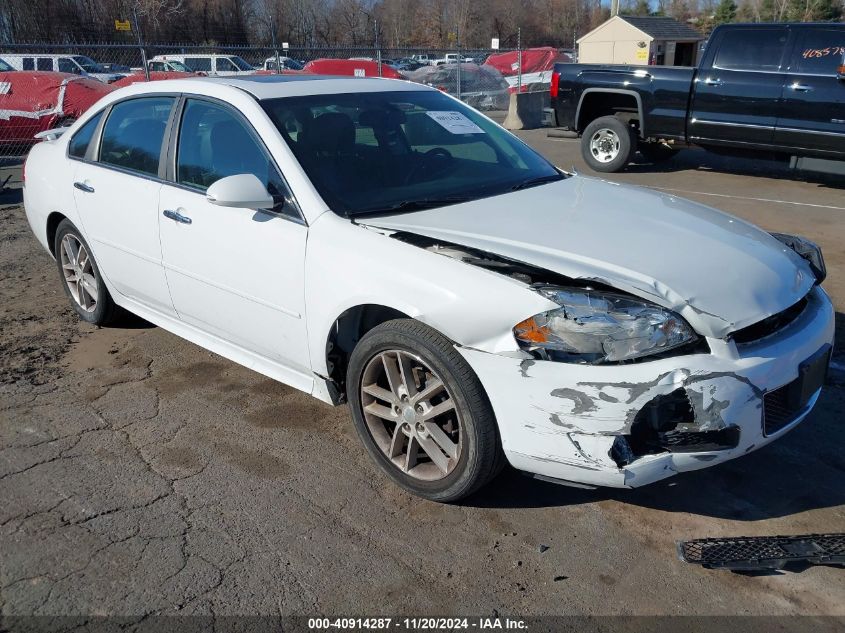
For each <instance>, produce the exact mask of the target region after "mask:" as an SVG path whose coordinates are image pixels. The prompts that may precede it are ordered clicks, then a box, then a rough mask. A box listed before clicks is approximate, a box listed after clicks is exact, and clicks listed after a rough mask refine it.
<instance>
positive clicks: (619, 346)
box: [24, 76, 834, 501]
mask: <svg viewBox="0 0 845 633" xmlns="http://www.w3.org/2000/svg"><path fill="white" fill-rule="evenodd" d="M25 182H26V185H25V193H24V200H25V205H26V213H27V216H28V218H29V222H30V224H31V226H32V230H33V231H34V233H35V235H36V236H37V238H38V239H39V240H40V241H41V243H42V244H43V246H44V248H46V249H47V250H48V251H49V252H50V253H51V254H52V255H53V256H54V257H55V259H56V263H57V268H58V273H59V276H60V279H61V282H62V284H63V286H64V288H65V290H66V291H67V294H68V297H69V299H70V301H71V304H72V305H73V308H74V309H75V310H76V312H77V314H79V316H80V317H81V318H82V319H84V320H86V321H88V322H90V323H96V324H106V323H108V322H111V321H113V320H115V319H117V318H119V316H120V313H121V310H128V311H129V312H133V313H135V314H138V315H140V316H141V317H143V318H144V319H147V320H148V321H151V322H153V323H155V324H157V325H159V326H161V327H163V328H165V329H167V330H170V331H171V332H173V333H175V334H177V335H179V336H182V337H184V338H186V339H188V340H190V341H193V342H195V343H196V344H198V345H201V346H202V347H205V348H207V349H209V350H212V351H214V352H216V353H218V354H220V355H222V356H225V357H227V358H229V359H232V360H233V361H235V362H238V363H241V364H243V365H245V366H247V367H250V368H252V369H254V370H255V371H258V372H261V373H262V374H265V375H267V376H270V377H272V378H274V379H276V380H279V381H281V382H283V383H286V384H288V385H292V386H293V387H296V388H298V389H301V390H303V391H306V392H309V393H311V394H312V395H313V396H315V397H316V398H319V399H320V400H323V401H325V402H329V403H332V404H335V405H338V404H341V403H343V402H348V403H349V404H350V407H351V410H352V417H353V420H354V423H355V427H356V429H357V431H358V434H359V435H360V437H361V440H362V442H363V444H364V446H365V447H366V449H367V450H368V451H369V453H370V455H371V456H372V458H373V460H374V461H375V462H376V463H377V464H378V465H379V466H380V467H381V468H382V469H383V470H384V471H385V472H386V473H387V474H388V475H389V476H390V477H392V478H393V479H394V480H395V481H396V482H397V483H398V484H400V485H401V486H404V487H405V488H407V489H408V490H411V491H413V492H414V493H416V494H418V495H420V496H423V497H426V498H429V499H435V500H440V501H451V500H456V499H459V498H461V497H464V496H466V495H468V494H470V493H472V492H473V491H475V490H477V489H478V488H479V487H480V486H482V485H483V484H485V483H486V482H488V481H490V480H491V478H492V477H494V476H495V475H496V473H497V472H498V471H499V470H500V468H501V467H502V465H503V464H504V463H505V461H507V462H509V463H510V464H511V465H512V466H514V467H515V468H517V469H520V470H523V471H526V472H528V473H532V474H534V475H535V476H538V477H540V478H544V479H549V480H554V481H558V482H561V483H576V484H579V485H587V486H615V487H636V486H641V485H643V484H647V483H649V482H653V481H656V480H659V479H662V478H664V477H668V476H670V475H672V474H674V473H676V472H679V471H686V470H692V469H696V468H703V467H706V466H711V465H713V464H717V463H719V462H723V461H725V460H727V459H731V458H733V457H738V456H741V455H744V454H745V453H748V452H749V451H751V450H754V449H757V448H760V447H761V446H763V445H764V444H766V443H768V442H770V441H772V440H773V439H776V438H778V437H780V436H782V435H783V434H784V433H786V432H787V431H789V430H790V429H791V428H793V427H794V426H795V425H797V424H798V423H799V422H800V421H801V420H802V419H803V418H804V417H805V416H806V415H807V413H808V412H809V411H810V409H811V408H812V407H813V405H814V404H815V403H816V400H817V399H818V397H819V393H820V390H821V387H822V383H823V381H824V376H825V372H826V369H827V365H828V362H829V357H830V350H831V344H832V341H833V323H834V312H833V308H832V306H831V302H830V300H829V299H828V297H827V295H826V294H825V292H824V290H822V288H821V286H820V285H819V284H820V282H821V281H822V279H823V278H824V274H825V273H824V262H823V260H822V257H821V253H820V251H819V250H818V248H817V247H816V246H815V245H814V244H812V243H810V242H808V241H806V240H803V239H801V238H796V237H792V236H786V235H770V234H769V233H766V232H764V231H762V230H760V229H758V228H756V227H754V226H752V225H750V224H748V223H746V222H744V221H742V220H739V219H737V218H734V217H731V216H729V215H725V214H723V213H720V212H718V211H716V210H714V209H711V208H708V207H705V206H702V205H699V204H695V203H692V202H688V201H685V200H681V199H678V198H676V197H674V196H671V195H667V194H661V193H656V192H653V191H648V190H644V189H639V188H635V187H627V186H622V185H618V184H613V183H608V182H603V181H600V180H595V179H591V178H585V177H582V176H573V175H569V174H566V173H563V172H561V171H559V170H558V169H556V168H555V167H554V166H552V165H551V164H550V163H549V162H548V161H547V160H545V159H544V158H543V157H542V156H540V155H538V154H537V153H536V152H534V151H533V150H531V149H530V148H529V147H528V146H526V145H525V144H523V143H522V142H521V141H520V140H519V139H517V138H516V137H515V136H513V135H512V134H510V133H509V132H507V131H505V130H504V129H502V128H501V127H499V126H498V125H496V124H495V123H493V122H492V121H490V120H489V119H487V118H485V117H484V116H483V115H481V114H479V113H478V112H476V111H475V110H473V109H471V108H468V107H467V106H465V105H464V104H462V103H461V102H459V101H457V100H455V99H453V98H451V97H449V96H448V95H445V94H443V93H442V92H440V91H438V90H434V89H429V88H426V87H424V86H420V85H418V84H413V83H408V82H403V81H393V80H380V79H354V78H326V77H316V76H314V77H307V76H303V77H294V76H281V77H280V76H264V77H249V78H243V79H236V78H222V79H190V80H176V81H159V82H154V83H147V84H135V85H133V86H131V87H128V88H124V89H121V90H118V91H115V92H114V93H111V94H110V95H108V96H106V97H105V98H104V99H103V100H102V101H100V102H99V103H98V104H97V105H95V106H94V107H92V108H91V109H90V110H89V111H88V112H87V113H86V114H85V115H84V116H83V117H81V118H80V120H79V121H77V122H76V123H75V124H74V125H73V126H72V127H71V128H70V129H69V130H68V131H67V132H66V133H65V134H64V135H62V136H60V137H59V138H57V139H54V140H48V141H44V142H42V143H40V144H38V145H37V146H36V147H35V148H34V149H33V150H32V152H31V153H30V155H29V159H28V161H27V163H26V166H25ZM772 467H773V468H775V467H776V466H775V465H772Z"/></svg>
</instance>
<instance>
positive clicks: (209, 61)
mask: <svg viewBox="0 0 845 633" xmlns="http://www.w3.org/2000/svg"><path fill="white" fill-rule="evenodd" d="M159 62H161V63H163V64H169V65H171V66H174V64H173V62H176V63H177V64H178V67H180V68H181V67H184V68H187V69H188V70H189V71H190V72H194V73H202V74H206V75H208V76H210V77H236V76H243V75H251V74H253V73H254V72H255V68H253V67H252V65H250V64H249V63H248V62H247V61H246V60H244V59H243V58H241V57H238V56H237V55H218V54H212V53H208V54H205V53H191V54H185V55H156V56H155V57H153V58H152V59H151V60H150V62H149V63H150V64H155V63H159Z"/></svg>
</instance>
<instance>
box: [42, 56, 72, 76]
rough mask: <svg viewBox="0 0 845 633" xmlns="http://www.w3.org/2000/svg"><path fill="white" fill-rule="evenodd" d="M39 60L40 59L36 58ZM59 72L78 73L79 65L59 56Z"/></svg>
mask: <svg viewBox="0 0 845 633" xmlns="http://www.w3.org/2000/svg"><path fill="white" fill-rule="evenodd" d="M38 61H39V62H40V61H41V60H40V59H39V60H38ZM59 72H60V73H74V74H76V75H78V74H80V69H79V66H77V65H76V64H74V63H73V61H71V60H70V59H68V58H67V57H60V58H59Z"/></svg>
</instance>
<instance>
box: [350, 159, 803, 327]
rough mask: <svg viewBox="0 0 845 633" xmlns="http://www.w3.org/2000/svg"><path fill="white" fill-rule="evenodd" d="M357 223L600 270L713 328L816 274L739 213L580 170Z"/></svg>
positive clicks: (792, 294) (550, 266)
mask: <svg viewBox="0 0 845 633" xmlns="http://www.w3.org/2000/svg"><path fill="white" fill-rule="evenodd" d="M361 223H362V224H366V225H369V226H373V227H379V228H383V229H392V230H396V231H406V232H410V233H417V234H419V235H424V236H427V237H431V238H434V239H439V240H444V241H448V242H452V243H454V244H461V245H463V246H468V247H472V248H476V249H479V250H483V251H486V252H490V253H496V254H498V255H501V256H503V257H508V258H510V259H513V260H516V261H520V262H524V263H527V264H532V265H534V266H538V267H541V268H544V269H546V270H551V271H554V272H556V273H559V274H562V275H565V276H567V277H570V278H578V279H590V280H594V281H598V282H601V283H603V284H606V285H609V286H612V287H614V288H618V289H620V290H624V291H626V292H630V293H632V294H634V295H637V296H639V297H641V298H644V299H648V300H650V301H653V302H654V303H657V304H658V305H661V306H663V307H666V308H670V309H672V310H674V311H676V312H678V313H680V314H681V315H682V316H683V317H684V318H685V319H686V320H687V321H688V322H689V324H690V325H692V327H693V328H695V329H696V330H697V331H698V332H699V333H700V334H703V335H705V336H710V337H715V338H723V337H724V336H726V335H727V334H728V333H730V332H732V331H734V330H738V329H741V328H743V327H745V326H747V325H751V324H752V323H755V322H757V321H760V320H761V319H764V318H766V317H767V316H771V315H772V314H776V313H777V312H780V311H781V310H784V309H786V308H787V307H789V306H791V305H792V304H794V303H795V302H797V301H798V300H799V299H800V298H801V297H803V296H804V295H805V294H807V292H808V291H809V290H810V288H811V287H812V286H813V284H814V283H815V279H814V277H813V273H812V271H811V270H810V267H809V265H808V264H807V262H806V261H804V259H802V258H801V257H800V256H798V255H797V254H796V253H794V252H793V251H792V250H791V249H789V248H788V247H786V246H784V245H783V244H781V243H780V242H779V241H777V240H776V239H775V238H773V237H772V236H771V235H769V234H768V233H766V232H765V231H762V230H761V229H758V228H757V227H755V226H754V225H752V224H749V223H748V222H745V221H744V220H740V219H738V218H735V217H733V216H730V215H727V214H725V213H722V212H720V211H717V210H715V209H711V208H710V207H707V206H704V205H701V204H698V203H695V202H691V201H689V200H684V199H681V198H676V197H674V196H670V195H667V194H663V193H659V192H655V191H652V190H648V189H643V188H640V187H632V186H628V185H619V184H615V183H610V182H606V181H602V180H598V179H594V178H585V177H582V176H575V177H572V178H568V179H566V180H562V181H560V182H556V183H552V184H548V185H542V186H538V187H534V188H531V189H526V190H524V191H518V192H514V193H512V194H508V195H503V196H497V197H492V198H485V199H482V200H476V201H473V202H468V203H464V204H458V205H452V206H448V207H442V208H438V209H429V210H425V211H419V212H415V213H407V214H402V215H393V216H384V217H378V218H367V219H366V220H361Z"/></svg>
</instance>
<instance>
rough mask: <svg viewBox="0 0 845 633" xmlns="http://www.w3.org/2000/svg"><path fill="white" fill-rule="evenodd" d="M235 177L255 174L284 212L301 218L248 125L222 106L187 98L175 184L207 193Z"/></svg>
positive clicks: (177, 154)
mask: <svg viewBox="0 0 845 633" xmlns="http://www.w3.org/2000/svg"><path fill="white" fill-rule="evenodd" d="M236 174H253V175H255V176H256V177H257V178H258V179H259V180H260V181H261V182H262V183H264V186H266V187H267V191H269V192H270V193H271V194H272V195H273V197H274V198H275V199H276V200H277V202H279V203H282V202H285V205H284V207H282V209H281V211H282V212H283V213H287V214H288V215H292V216H294V217H298V214H297V212H296V210H295V208H294V207H293V204H292V199H293V198H292V196H291V195H290V192H289V191H288V188H287V186H286V185H285V182H284V180H283V179H282V176H281V174H279V172H278V170H277V169H276V166H275V165H274V164H273V161H271V160H270V158H269V156H268V155H267V152H266V151H265V150H264V148H262V147H261V146H260V145H259V143H258V141H257V140H256V139H255V137H254V136H253V134H252V133H251V132H250V130H249V128H248V127H247V124H246V123H244V122H243V121H242V120H241V118H240V117H238V116H235V115H234V114H233V113H232V112H231V111H230V110H228V109H227V108H225V107H223V106H219V105H217V104H214V103H209V102H207V101H200V100H195V99H188V101H187V102H186V103H185V109H184V112H183V113H182V124H181V126H180V129H179V142H178V143H177V148H176V182H178V183H180V184H183V185H188V186H190V187H195V188H197V189H201V190H203V191H205V189H207V188H208V187H209V185H211V184H212V183H213V182H215V181H217V180H220V179H221V178H225V177H226V176H234V175H236Z"/></svg>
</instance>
